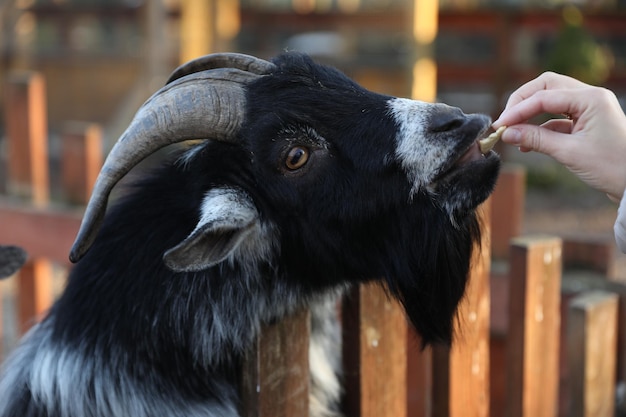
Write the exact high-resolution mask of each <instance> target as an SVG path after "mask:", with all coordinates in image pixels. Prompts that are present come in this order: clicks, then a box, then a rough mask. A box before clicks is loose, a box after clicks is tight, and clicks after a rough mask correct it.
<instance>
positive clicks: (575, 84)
mask: <svg viewBox="0 0 626 417" xmlns="http://www.w3.org/2000/svg"><path fill="white" fill-rule="evenodd" d="M583 87H588V85H587V84H585V83H583V82H581V81H578V80H577V79H575V78H572V77H568V76H566V75H561V74H557V73H554V72H550V71H548V72H544V73H543V74H541V75H540V76H539V77H537V78H535V79H533V80H531V81H529V82H527V83H526V84H524V85H522V86H521V87H519V88H518V89H517V90H515V92H513V94H511V96H510V97H509V99H508V101H507V103H506V106H505V107H504V110H507V109H509V108H510V107H513V106H515V105H516V104H518V103H520V102H522V101H524V100H526V99H527V98H529V97H531V96H532V95H534V94H535V93H537V92H538V91H542V90H555V89H559V90H560V89H577V88H583Z"/></svg>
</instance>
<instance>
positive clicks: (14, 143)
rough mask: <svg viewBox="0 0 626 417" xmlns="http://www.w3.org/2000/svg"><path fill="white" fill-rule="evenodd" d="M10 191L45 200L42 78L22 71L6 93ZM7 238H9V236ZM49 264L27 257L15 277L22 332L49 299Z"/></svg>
mask: <svg viewBox="0 0 626 417" xmlns="http://www.w3.org/2000/svg"><path fill="white" fill-rule="evenodd" d="M6 94H7V95H6V103H7V106H6V111H7V114H6V125H7V137H8V149H9V161H8V168H9V169H8V187H7V189H8V190H9V192H10V193H13V194H15V195H19V196H23V197H28V198H29V199H30V200H31V202H32V204H34V205H35V206H37V207H43V206H46V205H47V204H48V200H49V178H48V175H49V174H48V121H47V112H46V91H45V81H44V78H43V76H42V75H41V74H38V73H35V72H25V73H21V74H14V75H13V76H12V77H10V79H9V82H8V85H7V92H6ZM9 239H10V237H9ZM26 250H28V247H26ZM50 279H51V265H50V263H49V262H48V261H47V260H45V259H41V258H33V259H30V260H29V261H28V262H27V263H26V264H25V265H24V267H23V268H22V269H21V271H20V273H19V278H18V321H19V328H20V331H22V332H25V331H26V330H28V328H29V327H30V326H31V325H32V324H33V321H34V320H35V319H36V318H38V317H39V316H40V315H41V314H42V313H43V311H45V309H47V308H48V307H49V306H50V303H51V302H52V292H51V282H50Z"/></svg>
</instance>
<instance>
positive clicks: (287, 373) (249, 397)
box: [240, 310, 310, 417]
mask: <svg viewBox="0 0 626 417" xmlns="http://www.w3.org/2000/svg"><path fill="white" fill-rule="evenodd" d="M309 332H310V316H309V311H308V310H303V311H300V312H298V313H296V314H294V315H292V316H289V317H286V318H284V319H283V320H281V321H280V322H278V323H275V324H270V325H264V326H263V327H262V329H261V332H260V334H259V336H258V338H257V341H256V346H255V348H254V349H253V350H252V351H251V352H249V356H248V357H247V358H246V360H245V361H244V365H243V375H242V385H241V386H242V392H241V396H242V409H241V410H240V411H241V415H242V417H303V416H308V411H309V344H308V340H309Z"/></svg>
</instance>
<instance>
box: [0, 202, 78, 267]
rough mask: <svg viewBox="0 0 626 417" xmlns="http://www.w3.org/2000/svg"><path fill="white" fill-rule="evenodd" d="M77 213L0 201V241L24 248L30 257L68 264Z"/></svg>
mask: <svg viewBox="0 0 626 417" xmlns="http://www.w3.org/2000/svg"><path fill="white" fill-rule="evenodd" d="M81 218H82V212H81V210H72V211H70V210H67V209H55V208H51V207H49V208H47V209H38V208H33V207H28V206H25V205H23V204H14V203H10V202H8V201H6V200H0V224H1V225H2V227H0V242H3V243H9V242H10V243H11V244H12V245H17V246H21V247H22V248H24V249H25V250H26V251H27V252H28V254H29V256H30V257H31V258H35V259H36V258H47V259H48V260H50V261H54V262H58V263H61V264H65V265H68V264H69V259H68V254H69V250H70V248H71V247H72V243H74V238H75V237H76V233H77V231H78V227H79V226H80V222H81Z"/></svg>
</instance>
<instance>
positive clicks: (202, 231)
mask: <svg viewBox="0 0 626 417" xmlns="http://www.w3.org/2000/svg"><path fill="white" fill-rule="evenodd" d="M258 220H259V214H258V211H257V210H256V207H255V206H254V204H253V203H252V200H251V199H250V197H249V196H248V195H247V194H245V193H244V192H243V191H240V190H234V189H224V188H220V189H213V190H211V191H210V192H209V193H208V194H207V195H206V197H205V198H204V202H203V204H202V215H201V217H200V221H199V222H198V224H197V225H196V228H195V229H194V230H193V232H191V234H190V235H189V236H188V237H187V238H186V239H185V240H183V241H182V242H180V243H179V244H178V245H176V246H174V247H173V248H171V249H169V250H168V251H166V252H165V254H164V255H163V260H164V261H165V264H166V265H167V267H168V268H170V269H172V270H173V271H176V272H192V271H200V270H202V269H206V268H209V267H211V266H214V265H216V264H218V263H220V262H222V261H224V260H226V258H228V256H229V255H230V254H231V253H233V252H234V251H235V249H237V247H238V246H239V245H240V244H241V243H242V242H243V241H244V240H245V239H246V237H247V236H248V235H249V234H250V232H251V231H252V230H253V229H254V227H255V225H256V224H257V223H258Z"/></svg>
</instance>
